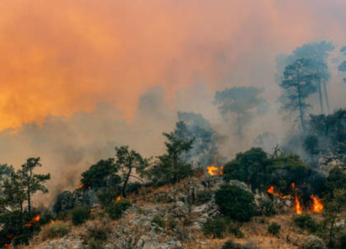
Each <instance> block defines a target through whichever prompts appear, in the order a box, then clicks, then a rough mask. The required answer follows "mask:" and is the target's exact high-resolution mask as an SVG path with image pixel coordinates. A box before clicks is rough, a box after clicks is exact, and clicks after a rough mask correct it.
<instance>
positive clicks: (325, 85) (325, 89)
mask: <svg viewBox="0 0 346 249" xmlns="http://www.w3.org/2000/svg"><path fill="white" fill-rule="evenodd" d="M323 90H324V98H325V99H326V105H327V110H328V114H330V106H329V98H328V91H327V83H326V81H325V80H324V81H323Z"/></svg>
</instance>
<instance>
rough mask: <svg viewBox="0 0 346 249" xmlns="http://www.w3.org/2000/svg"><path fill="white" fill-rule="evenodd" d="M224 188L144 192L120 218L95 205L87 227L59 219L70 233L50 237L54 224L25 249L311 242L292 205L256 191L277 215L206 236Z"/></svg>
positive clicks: (191, 182) (192, 183) (191, 185)
mask: <svg viewBox="0 0 346 249" xmlns="http://www.w3.org/2000/svg"><path fill="white" fill-rule="evenodd" d="M222 184H223V181H222V179H221V178H220V177H209V176H201V177H198V178H197V177H195V178H190V179H187V180H184V181H182V182H180V183H179V184H176V185H174V186H163V187H161V188H157V189H153V188H144V189H142V190H141V191H140V193H138V194H133V195H131V196H129V197H128V199H130V200H131V202H132V206H131V207H130V208H128V209H127V210H126V211H125V213H124V214H123V216H122V218H120V219H119V220H114V221H113V220H111V219H110V218H108V217H107V215H105V212H104V210H102V209H101V208H100V207H99V206H98V205H97V204H95V205H94V207H93V209H92V210H91V213H92V214H91V219H89V220H88V221H87V222H86V223H85V224H83V225H80V226H73V225H72V223H71V221H55V224H53V225H54V226H55V227H57V225H56V224H59V223H60V225H61V227H67V228H68V230H67V232H66V234H65V235H64V234H61V235H60V236H59V235H57V236H49V234H50V233H51V232H52V231H51V230H52V226H53V225H52V224H49V225H46V226H45V227H43V229H42V231H41V232H40V234H39V235H37V236H36V237H34V239H33V240H32V241H31V244H30V245H29V246H28V247H26V248H37V249H55V248H56V249H65V248H66V249H72V248H73V249H84V248H106V249H130V248H131V249H132V248H133V249H178V248H180V249H183V248H185V249H192V248H193V249H197V248H201V249H202V248H203V249H206V248H216V249H217V248H220V249H221V248H222V246H223V245H224V244H225V242H226V241H227V240H229V239H233V241H234V242H237V243H238V244H241V245H244V247H243V248H249V249H251V248H253V249H255V248H263V249H274V248H275V249H281V248H282V249H288V248H291V249H293V248H299V246H301V245H302V243H303V242H304V241H305V240H306V237H307V236H308V234H307V233H306V232H304V231H303V230H302V229H300V228H299V227H297V226H296V225H295V224H294V223H293V217H294V216H295V212H294V210H293V207H292V203H291V202H290V201H287V200H281V199H280V198H277V197H275V196H270V195H268V194H266V193H264V194H261V195H259V194H258V193H254V196H255V200H256V206H257V209H261V200H263V199H272V198H274V203H275V208H276V209H277V210H278V212H277V214H276V215H274V216H270V217H266V216H263V215H262V216H261V215H258V216H255V217H254V218H253V219H252V220H251V221H250V222H247V223H244V224H242V225H241V226H240V228H238V230H239V231H238V232H234V231H231V230H230V231H227V232H226V233H225V234H224V235H223V238H213V236H206V235H205V234H204V233H203V225H204V224H205V223H206V222H207V221H208V220H212V219H215V218H217V217H219V216H220V212H219V211H218V207H217V205H216V204H215V198H214V193H215V191H216V190H217V189H219V188H220V186H221V185H222ZM230 184H231V185H236V186H238V187H240V188H243V189H246V190H247V191H250V190H248V188H247V186H246V185H245V184H244V183H242V182H239V181H231V182H230ZM317 218H318V217H317ZM272 222H275V223H277V224H278V225H280V226H281V228H280V231H279V233H278V234H276V235H273V234H270V233H268V226H269V224H271V223H272ZM52 223H53V221H52ZM95 234H98V236H99V237H102V239H100V240H97V241H95V243H94V244H93V243H91V242H90V238H91V237H92V236H94V237H95ZM239 234H241V236H239ZM51 237H60V238H51ZM96 237H97V236H96ZM99 241H102V243H101V242H99Z"/></svg>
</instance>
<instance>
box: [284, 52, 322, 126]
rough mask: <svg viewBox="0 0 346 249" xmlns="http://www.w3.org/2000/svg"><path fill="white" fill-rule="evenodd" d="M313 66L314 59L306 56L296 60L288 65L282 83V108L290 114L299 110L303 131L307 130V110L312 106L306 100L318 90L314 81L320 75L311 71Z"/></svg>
mask: <svg viewBox="0 0 346 249" xmlns="http://www.w3.org/2000/svg"><path fill="white" fill-rule="evenodd" d="M312 66H313V62H312V60H309V59H305V58H302V59H297V60H295V61H294V62H292V63H291V64H289V65H287V66H286V68H285V71H284V72H283V80H282V82H281V84H280V87H281V88H282V90H283V92H282V95H281V97H280V99H279V100H280V102H281V103H282V106H281V109H282V111H285V112H288V113H289V114H290V115H291V114H293V113H296V112H298V113H299V115H298V119H299V120H300V124H301V128H302V129H303V131H305V130H306V111H307V109H308V108H309V107H310V105H309V104H308V103H307V102H306V100H307V98H308V97H309V96H310V95H311V94H313V93H315V92H316V87H315V86H314V82H315V81H316V80H317V77H318V76H317V75H316V74H315V73H314V72H312V71H311V67H312Z"/></svg>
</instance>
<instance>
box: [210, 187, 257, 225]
mask: <svg viewBox="0 0 346 249" xmlns="http://www.w3.org/2000/svg"><path fill="white" fill-rule="evenodd" d="M215 202H216V204H217V205H218V206H219V208H220V212H221V213H222V214H224V215H226V216H229V217H230V218H232V219H233V220H236V221H240V222H245V221H249V220H251V218H252V217H253V216H254V213H255V203H254V197H253V195H252V194H251V193H249V192H248V191H246V190H243V189H241V188H239V187H236V186H230V185H223V186H221V188H220V189H219V190H218V191H216V193H215Z"/></svg>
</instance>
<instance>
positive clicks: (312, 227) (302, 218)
mask: <svg viewBox="0 0 346 249" xmlns="http://www.w3.org/2000/svg"><path fill="white" fill-rule="evenodd" d="M294 224H296V225H297V226H298V227H300V228H302V229H307V230H308V231H310V232H312V233H313V232H315V231H316V229H317V224H316V221H315V220H314V219H313V218H312V217H311V215H310V214H300V215H297V216H296V217H295V218H294Z"/></svg>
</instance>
